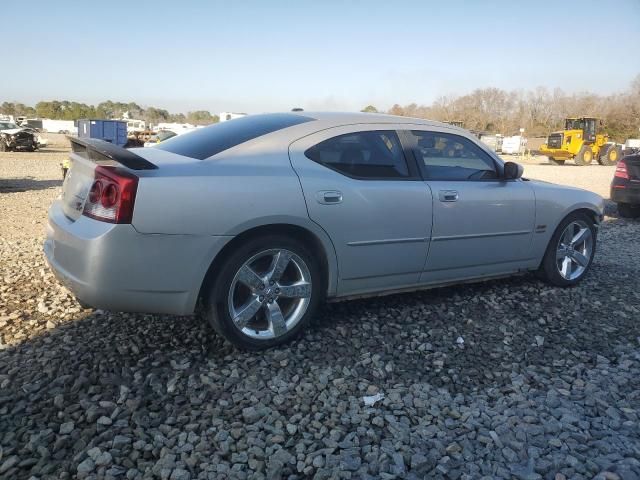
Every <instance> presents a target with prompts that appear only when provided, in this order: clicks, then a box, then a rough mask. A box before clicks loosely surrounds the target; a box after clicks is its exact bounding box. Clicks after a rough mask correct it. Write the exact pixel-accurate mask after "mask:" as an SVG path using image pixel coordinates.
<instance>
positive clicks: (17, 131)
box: [0, 128, 24, 135]
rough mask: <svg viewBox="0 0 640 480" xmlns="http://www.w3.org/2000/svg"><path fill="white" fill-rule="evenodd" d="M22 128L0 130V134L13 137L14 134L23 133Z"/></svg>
mask: <svg viewBox="0 0 640 480" xmlns="http://www.w3.org/2000/svg"><path fill="white" fill-rule="evenodd" d="M23 131H24V128H8V129H6V130H0V132H2V133H8V134H9V135H15V134H16V133H19V132H23Z"/></svg>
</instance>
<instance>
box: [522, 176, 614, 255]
mask: <svg viewBox="0 0 640 480" xmlns="http://www.w3.org/2000/svg"><path fill="white" fill-rule="evenodd" d="M531 184H532V187H533V191H534V195H535V199H536V200H535V201H536V225H535V233H534V237H533V244H532V248H533V254H534V256H535V258H537V259H539V260H540V261H542V257H543V256H544V253H545V251H546V249H547V245H548V244H549V241H550V240H551V237H552V236H553V233H554V232H555V230H556V228H557V227H558V225H559V224H560V222H561V221H562V220H563V219H564V218H565V217H566V216H567V215H569V214H570V213H571V212H575V211H576V210H588V211H590V212H593V217H594V220H595V222H596V225H597V226H599V224H600V222H601V221H602V219H603V217H604V199H603V198H602V197H601V196H600V195H598V194H596V193H593V192H589V191H587V190H582V189H580V188H574V187H567V186H564V185H556V184H553V183H547V182H542V181H531Z"/></svg>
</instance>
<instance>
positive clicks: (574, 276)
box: [539, 212, 597, 287]
mask: <svg viewBox="0 0 640 480" xmlns="http://www.w3.org/2000/svg"><path fill="white" fill-rule="evenodd" d="M596 233H597V231H596V227H595V225H594V222H593V219H591V218H590V217H589V216H588V215H586V214H584V213H581V212H574V213H571V214H569V215H568V216H567V217H566V218H565V219H564V220H563V221H562V222H560V225H558V228H557V229H556V231H555V232H554V234H553V236H552V237H551V241H550V242H549V245H548V246H547V251H546V253H545V255H544V258H543V260H542V264H541V265H540V269H539V274H540V276H541V278H542V279H543V280H546V281H547V282H549V283H551V284H553V285H556V286H558V287H570V286H573V285H575V284H577V283H578V282H580V281H581V280H582V279H583V278H584V277H585V275H586V274H587V272H588V271H589V269H590V268H591V263H592V262H593V256H594V254H595V251H596Z"/></svg>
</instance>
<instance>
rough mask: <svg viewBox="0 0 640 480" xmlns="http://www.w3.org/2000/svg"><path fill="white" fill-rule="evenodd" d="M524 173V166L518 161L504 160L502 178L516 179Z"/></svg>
mask: <svg viewBox="0 0 640 480" xmlns="http://www.w3.org/2000/svg"><path fill="white" fill-rule="evenodd" d="M523 173H524V168H523V167H522V165H520V164H519V163H515V162H506V163H505V164H504V173H503V175H502V178H503V179H504V180H516V179H518V178H520V177H522V174H523Z"/></svg>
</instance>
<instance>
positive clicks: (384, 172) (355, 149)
mask: <svg viewBox="0 0 640 480" xmlns="http://www.w3.org/2000/svg"><path fill="white" fill-rule="evenodd" d="M305 155H306V156H307V158H309V159H311V160H313V161H314V162H317V163H319V164H321V165H324V166H325V167H327V168H330V169H332V170H335V171H337V172H339V173H342V174H343V175H346V176H348V177H351V178H357V179H360V180H390V179H393V180H395V179H402V178H410V177H411V174H410V171H409V168H408V166H407V161H406V159H405V157H404V153H403V150H402V146H401V144H400V141H399V140H398V135H397V134H396V132H395V131H393V130H373V131H365V132H354V133H347V134H345V135H339V136H337V137H333V138H330V139H328V140H325V141H323V142H320V143H318V144H317V145H314V146H313V147H311V148H309V149H308V150H307V151H306V152H305Z"/></svg>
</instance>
